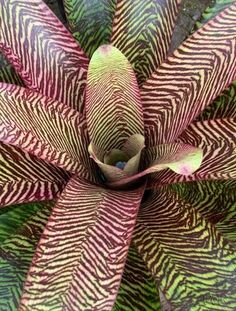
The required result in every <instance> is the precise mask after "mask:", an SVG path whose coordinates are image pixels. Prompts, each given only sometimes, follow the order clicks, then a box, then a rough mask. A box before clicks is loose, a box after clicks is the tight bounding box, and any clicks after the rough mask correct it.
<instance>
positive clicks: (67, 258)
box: [19, 177, 144, 311]
mask: <svg viewBox="0 0 236 311" xmlns="http://www.w3.org/2000/svg"><path fill="white" fill-rule="evenodd" d="M143 190H144V187H141V188H139V189H137V190H132V191H127V192H125V191H117V192H114V191H112V190H107V189H103V188H99V187H97V186H94V185H91V184H88V183H87V182H85V181H83V180H81V179H79V178H78V177H74V178H73V179H71V180H70V182H69V183H68V185H67V187H66V188H65V190H64V192H63V193H62V196H61V198H60V199H59V201H58V203H57V205H56V206H55V208H54V209H53V212H52V214H51V217H50V219H49V221H48V224H47V225H46V229H45V231H44V233H43V235H42V238H41V240H40V242H39V244H38V248H37V251H36V254H35V257H34V260H33V263H32V266H31V268H30V271H29V273H28V278H27V281H26V283H25V289H24V295H23V298H22V301H21V307H20V309H19V310H21V311H23V310H32V309H35V308H37V309H41V310H42V309H43V310H45V309H47V308H49V307H50V308H51V309H55V310H60V309H64V308H67V309H70V310H71V311H72V310H75V311H77V310H81V311H82V310H91V311H92V310H110V309H111V308H112V306H113V304H114V302H115V298H116V294H117V291H118V288H119V284H120V280H121V276H122V272H123V269H124V265H125V260H126V256H127V252H128V248H129V244H130V239H131V235H132V231H133V227H134V225H135V221H136V214H137V211H138V208H139V204H140V201H141V198H142V194H143Z"/></svg>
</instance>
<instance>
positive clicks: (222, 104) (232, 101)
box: [196, 80, 236, 121]
mask: <svg viewBox="0 0 236 311" xmlns="http://www.w3.org/2000/svg"><path fill="white" fill-rule="evenodd" d="M223 118H236V80H235V81H234V82H233V83H232V84H231V86H230V87H229V88H228V89H226V90H225V91H224V92H223V93H222V94H221V95H219V96H218V97H217V98H216V100H214V101H213V103H212V104H210V105H209V106H208V107H206V109H205V110H204V111H203V112H202V113H201V114H200V115H199V116H198V117H197V119H196V120H197V121H204V120H209V119H223Z"/></svg>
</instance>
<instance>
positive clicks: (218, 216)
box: [171, 180, 236, 245]
mask: <svg viewBox="0 0 236 311" xmlns="http://www.w3.org/2000/svg"><path fill="white" fill-rule="evenodd" d="M171 187H172V188H173V189H174V190H175V191H176V192H177V193H178V194H179V195H180V196H181V197H182V198H183V199H184V200H186V201H188V202H189V203H190V204H191V205H192V206H193V207H194V208H196V209H197V211H198V212H199V213H200V214H201V215H202V216H203V217H204V218H205V219H207V220H208V221H210V222H211V223H212V224H213V225H214V226H215V227H216V228H217V230H219V232H221V233H222V235H223V236H224V237H225V238H226V239H228V240H229V241H232V242H233V243H234V245H236V181H235V180H234V181H230V182H228V181H227V182H226V181H199V182H197V183H184V184H174V185H172V186H171Z"/></svg>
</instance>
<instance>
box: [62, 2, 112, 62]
mask: <svg viewBox="0 0 236 311" xmlns="http://www.w3.org/2000/svg"><path fill="white" fill-rule="evenodd" d="M115 3H116V0H89V1H87V0H64V6H65V12H66V15H67V21H68V24H69V27H70V30H71V32H72V34H73V36H74V37H75V38H76V40H77V41H78V42H79V44H80V45H81V46H82V48H83V50H84V51H85V52H86V53H87V55H88V56H89V57H92V55H93V53H94V52H95V50H96V49H97V48H99V46H100V45H103V44H108V43H109V42H110V36H111V28H112V20H113V15H114V11H115Z"/></svg>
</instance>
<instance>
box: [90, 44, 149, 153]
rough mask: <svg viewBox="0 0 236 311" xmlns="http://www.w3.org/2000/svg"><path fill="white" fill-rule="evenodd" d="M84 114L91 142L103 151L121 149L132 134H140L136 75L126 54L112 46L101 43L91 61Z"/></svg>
mask: <svg viewBox="0 0 236 311" xmlns="http://www.w3.org/2000/svg"><path fill="white" fill-rule="evenodd" d="M86 117H87V123H88V131H89V138H90V141H91V142H92V143H93V144H95V145H96V146H97V147H99V148H102V149H103V150H105V151H109V150H111V149H114V148H116V149H121V148H122V146H123V144H124V143H125V141H126V140H127V139H128V138H129V137H130V136H132V135H134V134H141V135H143V131H144V124H143V111H142V104H141V101H140V95H139V88H138V85H137V81H136V78H135V74H134V72H133V70H132V67H131V65H130V63H129V61H128V60H127V59H126V57H125V56H124V55H123V54H122V53H121V52H120V51H119V50H118V49H117V48H115V47H113V46H111V45H103V46H101V47H100V48H99V49H98V50H97V51H96V52H95V53H94V54H93V57H92V59H91V61H90V64H89V69H88V80H87V91H86Z"/></svg>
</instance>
